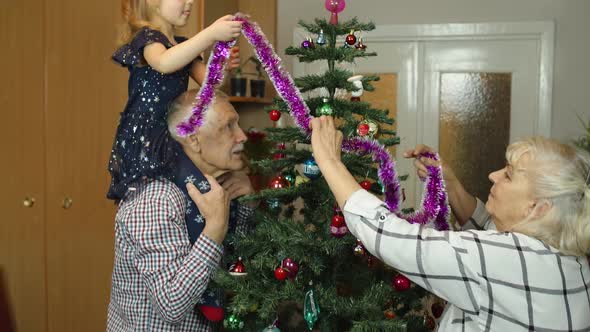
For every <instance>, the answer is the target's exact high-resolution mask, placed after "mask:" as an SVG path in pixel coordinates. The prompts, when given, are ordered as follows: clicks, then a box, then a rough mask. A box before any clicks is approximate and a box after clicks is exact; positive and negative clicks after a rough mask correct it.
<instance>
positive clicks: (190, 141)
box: [186, 133, 201, 153]
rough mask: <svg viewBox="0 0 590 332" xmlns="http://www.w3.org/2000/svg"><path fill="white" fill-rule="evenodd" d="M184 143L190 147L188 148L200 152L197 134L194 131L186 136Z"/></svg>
mask: <svg viewBox="0 0 590 332" xmlns="http://www.w3.org/2000/svg"><path fill="white" fill-rule="evenodd" d="M186 143H187V145H188V146H189V147H190V149H191V150H192V151H194V152H196V153H200V152H201V142H200V140H199V135H198V134H196V133H194V134H191V135H189V136H187V137H186Z"/></svg>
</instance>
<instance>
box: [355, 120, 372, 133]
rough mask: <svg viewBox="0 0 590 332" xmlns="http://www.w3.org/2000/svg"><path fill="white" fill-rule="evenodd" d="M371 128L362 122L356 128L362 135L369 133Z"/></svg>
mask: <svg viewBox="0 0 590 332" xmlns="http://www.w3.org/2000/svg"><path fill="white" fill-rule="evenodd" d="M369 129H370V128H369V125H368V124H367V123H361V124H359V125H358V127H357V128H356V131H357V133H358V134H359V135H360V136H367V134H368V133H369Z"/></svg>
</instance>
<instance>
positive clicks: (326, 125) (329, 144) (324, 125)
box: [311, 115, 342, 167]
mask: <svg viewBox="0 0 590 332" xmlns="http://www.w3.org/2000/svg"><path fill="white" fill-rule="evenodd" d="M311 129H312V133H311V147H312V149H313V157H314V159H315V161H316V162H317V163H318V166H319V165H320V164H325V163H328V162H330V161H340V153H341V151H342V132H340V131H339V130H336V126H335V125H334V119H333V118H332V117H331V116H325V115H322V116H321V117H319V118H314V119H312V120H311ZM320 167H321V166H320Z"/></svg>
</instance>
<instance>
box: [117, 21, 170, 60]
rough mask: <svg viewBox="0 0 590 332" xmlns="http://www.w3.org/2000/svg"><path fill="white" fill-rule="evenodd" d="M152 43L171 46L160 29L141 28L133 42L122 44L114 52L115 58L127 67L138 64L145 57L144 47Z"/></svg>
mask: <svg viewBox="0 0 590 332" xmlns="http://www.w3.org/2000/svg"><path fill="white" fill-rule="evenodd" d="M152 43H160V44H162V45H164V46H166V47H169V46H171V45H170V41H169V40H168V38H167V37H166V36H165V35H164V34H163V33H161V32H160V31H158V30H152V29H149V28H143V29H141V30H140V31H139V32H138V33H137V34H136V35H135V37H134V38H133V40H131V42H129V43H127V44H125V45H123V46H121V48H119V49H118V50H117V51H116V52H115V53H114V54H113V60H114V61H115V62H117V63H119V64H120V65H122V66H125V67H131V66H137V65H138V64H140V62H141V60H142V59H143V49H144V48H145V47H146V46H147V45H149V44H152Z"/></svg>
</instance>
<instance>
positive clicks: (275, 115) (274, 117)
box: [268, 110, 281, 121]
mask: <svg viewBox="0 0 590 332" xmlns="http://www.w3.org/2000/svg"><path fill="white" fill-rule="evenodd" d="M268 116H269V117H270V119H271V120H272V121H279V119H280V118H281V112H279V110H272V111H270V112H269V113H268Z"/></svg>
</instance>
